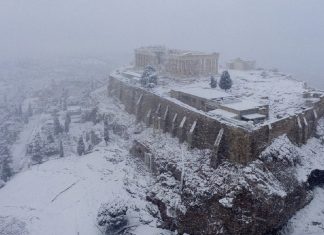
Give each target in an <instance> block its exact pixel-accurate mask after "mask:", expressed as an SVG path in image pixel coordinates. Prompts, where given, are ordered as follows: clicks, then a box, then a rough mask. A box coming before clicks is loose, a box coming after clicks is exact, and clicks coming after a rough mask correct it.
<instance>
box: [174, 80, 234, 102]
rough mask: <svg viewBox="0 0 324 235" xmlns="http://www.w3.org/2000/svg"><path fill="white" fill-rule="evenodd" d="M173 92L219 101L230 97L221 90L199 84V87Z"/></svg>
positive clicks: (184, 88)
mask: <svg viewBox="0 0 324 235" xmlns="http://www.w3.org/2000/svg"><path fill="white" fill-rule="evenodd" d="M173 90H174V91H180V92H183V93H187V94H191V95H194V96H198V97H201V98H205V99H219V98H226V97H231V95H230V94H228V93H226V92H224V91H222V90H219V89H214V88H210V87H207V86H206V84H200V83H199V85H198V84H194V85H188V86H186V87H182V88H177V89H173Z"/></svg>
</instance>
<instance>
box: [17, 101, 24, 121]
mask: <svg viewBox="0 0 324 235" xmlns="http://www.w3.org/2000/svg"><path fill="white" fill-rule="evenodd" d="M17 115H18V117H20V118H21V117H22V116H23V111H22V105H21V104H19V105H18V110H17Z"/></svg>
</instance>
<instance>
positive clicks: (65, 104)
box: [62, 97, 67, 111]
mask: <svg viewBox="0 0 324 235" xmlns="http://www.w3.org/2000/svg"><path fill="white" fill-rule="evenodd" d="M62 109H63V111H66V110H67V102H66V98H65V97H64V98H63V100H62Z"/></svg>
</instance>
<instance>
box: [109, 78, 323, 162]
mask: <svg viewBox="0 0 324 235" xmlns="http://www.w3.org/2000/svg"><path fill="white" fill-rule="evenodd" d="M108 94H109V95H110V96H113V97H116V98H118V99H119V100H120V101H121V103H123V104H124V106H125V109H126V111H127V112H128V113H131V114H134V115H135V116H136V119H137V121H142V122H145V123H146V125H147V126H151V127H154V128H157V129H161V131H163V132H169V133H171V134H172V135H173V136H174V137H177V138H179V141H180V142H184V141H187V142H188V143H189V145H190V146H191V147H196V148H200V149H203V148H210V149H213V150H214V151H215V152H216V155H217V158H219V159H220V160H221V159H223V158H226V159H228V160H230V161H233V162H239V163H247V162H249V161H251V160H254V159H256V158H257V157H258V156H259V154H260V153H261V152H262V151H263V150H264V149H265V148H266V147H267V146H269V145H270V144H271V141H272V140H273V139H275V138H277V137H279V136H280V135H283V134H287V135H288V137H289V138H290V139H291V140H292V141H293V142H294V143H296V144H303V143H305V142H306V141H307V140H308V139H309V138H310V137H311V136H313V135H314V133H315V130H316V124H317V121H318V119H319V118H320V117H322V116H323V115H324V97H322V98H321V101H319V102H318V103H316V104H315V106H314V108H313V109H308V110H305V111H304V112H303V113H300V114H298V115H296V116H292V117H289V118H284V119H281V120H278V121H276V122H274V123H272V124H271V125H265V126H261V127H259V128H258V129H257V130H253V131H248V130H245V129H243V128H240V127H236V126H231V125H229V124H225V123H221V122H219V121H218V120H215V119H213V118H211V117H209V116H207V115H204V114H203V113H200V112H198V111H194V110H193V109H192V108H190V107H186V106H185V105H183V104H180V103H178V102H179V101H177V100H171V99H167V98H163V97H160V96H158V95H155V94H153V93H151V92H149V91H147V90H145V89H142V88H140V87H135V86H132V85H130V84H127V83H125V82H123V81H121V80H120V79H118V78H115V77H114V76H110V79H109V85H108ZM314 110H315V112H314ZM221 129H223V131H224V134H223V135H222V138H220V143H219V144H217V141H216V139H217V136H218V135H219V133H220V132H221ZM215 142H216V144H215Z"/></svg>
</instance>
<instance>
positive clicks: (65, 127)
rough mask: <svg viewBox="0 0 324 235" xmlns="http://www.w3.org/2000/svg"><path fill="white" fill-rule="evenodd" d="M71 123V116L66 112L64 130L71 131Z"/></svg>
mask: <svg viewBox="0 0 324 235" xmlns="http://www.w3.org/2000/svg"><path fill="white" fill-rule="evenodd" d="M70 123H71V116H70V114H69V113H66V116H65V121H64V130H65V132H69V130H70Z"/></svg>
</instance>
